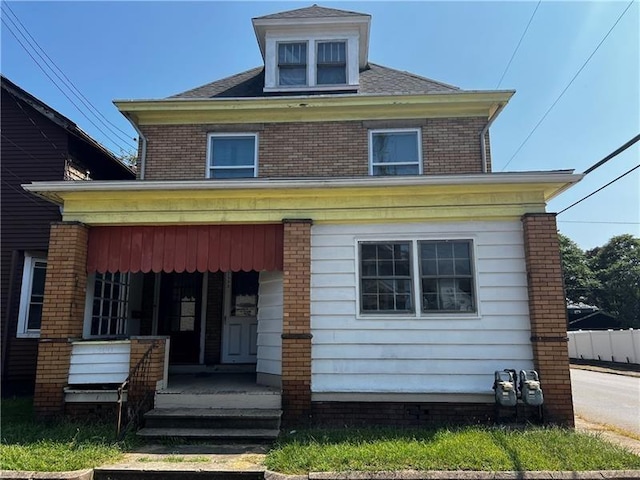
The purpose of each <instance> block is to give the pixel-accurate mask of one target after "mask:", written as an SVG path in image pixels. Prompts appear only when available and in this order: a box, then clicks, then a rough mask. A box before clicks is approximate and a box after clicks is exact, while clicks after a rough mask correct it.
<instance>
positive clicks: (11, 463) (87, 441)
mask: <svg viewBox="0 0 640 480" xmlns="http://www.w3.org/2000/svg"><path fill="white" fill-rule="evenodd" d="M1 412H2V416H1V420H2V425H1V427H2V430H1V439H2V442H1V443H0V469H3V470H34V471H49V472H59V471H65V470H80V469H84V468H91V467H96V466H98V465H101V464H104V463H107V462H111V461H116V460H118V459H119V458H120V457H122V453H123V451H124V450H125V448H126V446H127V443H126V441H125V442H116V440H115V421H114V422H112V423H110V424H100V423H95V422H93V423H82V422H70V421H67V420H63V419H60V420H55V421H48V422H42V421H36V420H35V419H34V418H33V410H32V399H31V398H27V399H3V400H2V405H1Z"/></svg>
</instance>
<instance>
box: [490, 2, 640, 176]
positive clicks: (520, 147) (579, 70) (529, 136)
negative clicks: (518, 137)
mask: <svg viewBox="0 0 640 480" xmlns="http://www.w3.org/2000/svg"><path fill="white" fill-rule="evenodd" d="M633 2H634V0H631V1H630V2H629V4H628V5H627V7H626V8H625V9H624V11H623V12H622V13H621V14H620V16H619V17H618V19H617V20H616V21H615V23H614V24H613V26H612V27H611V28H610V29H609V31H608V32H607V34H606V35H605V36H604V37H603V38H602V40H600V43H598V45H597V46H596V48H595V49H594V50H593V52H591V55H589V57H588V58H587V59H586V60H585V61H584V63H583V64H582V66H581V67H580V68H579V69H578V71H577V72H576V73H575V75H574V76H573V78H572V79H571V80H570V81H569V83H568V84H567V86H566V87H564V90H562V92H560V95H558V98H556V99H555V101H554V102H553V103H552V104H551V106H550V107H549V108H548V109H547V111H546V112H545V113H544V115H543V116H542V118H541V119H540V120H539V121H538V123H536V126H535V127H533V130H531V132H529V135H527V137H526V138H525V139H524V140H523V141H522V143H521V144H520V146H519V147H518V148H517V150H516V151H515V153H514V154H513V155H512V156H511V158H510V159H509V161H508V162H507V163H506V164H505V166H504V167H502V171H504V169H505V168H507V167H508V166H509V164H510V163H511V161H512V160H513V159H514V158H515V157H516V155H518V153H520V150H522V147H524V145H525V144H526V143H527V142H528V141H529V139H530V138H531V136H532V135H533V134H534V132H535V131H536V130H537V129H538V127H539V126H540V124H541V123H542V122H543V121H544V119H545V118H547V115H549V112H551V110H553V108H554V107H555V106H556V104H557V103H558V102H559V101H560V99H561V98H562V96H563V95H564V94H565V92H566V91H567V90H568V89H569V87H570V86H571V85H572V84H573V82H574V80H575V79H576V78H577V77H578V75H580V73H581V72H582V70H584V67H586V66H587V64H588V63H589V61H590V60H591V58H592V57H593V56H594V55H595V53H596V52H597V51H598V49H599V48H600V46H601V45H602V44H603V43H604V41H605V40H606V39H607V37H608V36H609V35H610V34H611V32H612V31H613V29H614V28H615V27H616V25H618V22H620V20H621V19H622V17H623V16H624V14H625V13H627V11H628V10H629V8H631V5H633Z"/></svg>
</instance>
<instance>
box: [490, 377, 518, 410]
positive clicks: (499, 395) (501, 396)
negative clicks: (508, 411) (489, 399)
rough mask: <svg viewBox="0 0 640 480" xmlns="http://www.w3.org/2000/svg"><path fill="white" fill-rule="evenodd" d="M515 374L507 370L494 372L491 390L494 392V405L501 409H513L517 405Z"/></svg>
mask: <svg viewBox="0 0 640 480" xmlns="http://www.w3.org/2000/svg"><path fill="white" fill-rule="evenodd" d="M514 374H515V372H513V371H509V370H502V371H500V370H496V371H495V380H494V382H493V389H494V390H495V397H496V403H497V404H498V405H502V406H503V407H514V406H515V405H516V403H518V392H517V390H516V381H515V380H516V379H515V375H514Z"/></svg>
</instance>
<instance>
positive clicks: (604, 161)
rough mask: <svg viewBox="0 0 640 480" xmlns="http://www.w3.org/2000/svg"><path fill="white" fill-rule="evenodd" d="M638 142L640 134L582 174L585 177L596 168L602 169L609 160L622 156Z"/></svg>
mask: <svg viewBox="0 0 640 480" xmlns="http://www.w3.org/2000/svg"><path fill="white" fill-rule="evenodd" d="M638 140H640V133H639V134H638V135H636V136H635V137H633V138H632V139H631V140H629V141H628V142H627V143H625V144H624V145H622V146H621V147H619V148H618V149H616V150H614V151H613V152H611V153H610V154H609V155H607V156H606V157H604V158H603V159H602V160H600V161H599V162H598V163H596V164H594V165H592V166H590V167H589V168H587V169H586V170H585V171H584V172H582V174H583V175H588V174H589V173H591V172H593V171H594V170H595V169H596V168H599V167H601V166H602V165H604V164H605V163H607V162H608V161H609V160H611V159H612V158H613V157H616V156H618V155H619V154H621V153H622V152H624V151H625V150H626V149H627V148H629V147H630V146H631V145H633V144H634V143H636V142H637V141H638Z"/></svg>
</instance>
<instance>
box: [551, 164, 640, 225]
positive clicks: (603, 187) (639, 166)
mask: <svg viewBox="0 0 640 480" xmlns="http://www.w3.org/2000/svg"><path fill="white" fill-rule="evenodd" d="M638 168H640V164H638V165H636V166H635V167H633V168H632V169H630V170H627V171H626V172H624V173H623V174H622V175H620V176H619V177H616V178H614V179H613V180H611V181H610V182H609V183H607V184H606V185H603V186H602V187H600V188H598V189H597V190H594V191H593V192H591V193H590V194H589V195H587V196H586V197H582V198H581V199H580V200H578V201H577V202H575V203H572V204H571V205H569V206H568V207H567V208H565V209H564V210H560V211H559V212H558V213H557V215H560V214H561V213H563V212H566V211H567V210H569V209H570V208H571V207H575V206H576V205H578V204H579V203H580V202H582V201H584V200H586V199H587V198H589V197H591V196H593V195H595V194H596V193H598V192H599V191H600V190H604V189H605V188H607V187H608V186H609V185H611V184H612V183H615V182H617V181H618V180H620V179H621V178H622V177H625V176H627V175H629V174H630V173H631V172H633V171H634V170H637V169H638Z"/></svg>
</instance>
